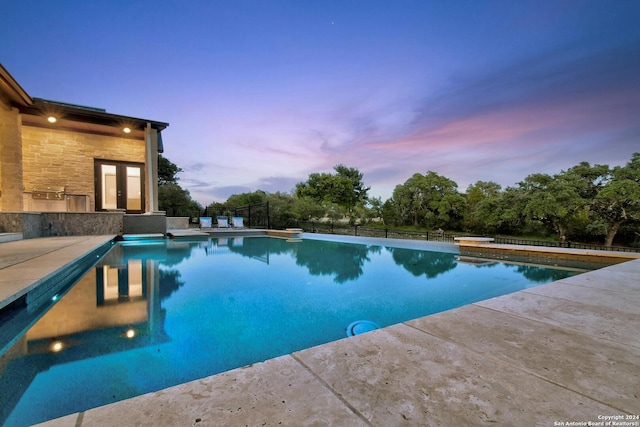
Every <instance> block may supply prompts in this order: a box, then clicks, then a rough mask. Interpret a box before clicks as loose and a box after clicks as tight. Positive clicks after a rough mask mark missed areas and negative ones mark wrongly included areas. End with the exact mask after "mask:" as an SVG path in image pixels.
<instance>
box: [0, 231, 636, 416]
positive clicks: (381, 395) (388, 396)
mask: <svg viewBox="0 0 640 427" xmlns="http://www.w3.org/2000/svg"><path fill="white" fill-rule="evenodd" d="M100 238H103V239H107V238H108V236H101V237H99V238H98V237H96V239H98V240H99V239H100ZM52 239H59V240H58V244H59V245H60V248H59V251H60V252H59V253H58V254H57V255H56V254H55V253H56V252H57V250H53V249H52V247H53V246H54V243H55V242H53V241H49V242H43V241H42V240H43V239H38V240H33V241H26V240H25V241H20V243H21V245H23V246H21V248H22V249H23V250H22V251H21V252H20V251H18V250H16V249H15V248H16V247H13V248H11V245H13V244H15V243H17V242H7V243H2V244H0V275H1V277H2V279H0V287H1V288H4V287H5V286H7V284H8V283H9V284H10V283H12V280H14V279H9V277H10V276H9V275H6V276H5V273H8V272H11V271H12V269H14V268H19V266H20V265H21V264H23V263H24V262H27V261H28V260H23V262H17V258H18V257H17V254H18V252H20V253H22V254H23V257H25V258H29V259H30V260H32V261H30V262H35V264H31V265H32V266H33V267H34V268H35V266H39V265H40V264H44V263H42V262H40V263H38V262H37V260H38V258H40V257H45V258H44V259H47V260H49V261H50V262H51V263H52V264H53V263H54V255H55V259H56V261H55V262H58V263H59V264H60V266H63V265H64V263H65V262H72V259H73V258H74V257H76V256H77V254H76V253H75V250H76V249H71V248H72V247H73V246H74V245H73V244H72V245H69V244H68V243H69V242H70V241H71V240H67V239H75V238H52ZM78 239H82V238H78ZM84 239H87V238H86V237H85V238H84ZM45 243H46V245H45ZM76 243H77V244H79V245H87V246H85V249H84V251H87V250H88V247H90V246H91V244H89V242H88V241H84V243H83V241H82V240H79V241H77V242H76ZM94 243H95V244H98V241H96V242H94ZM5 245H9V248H8V247H7V246H5ZM29 245H31V246H32V251H33V252H31V253H32V254H35V255H34V256H31V257H30V255H29V251H27V247H28V246H29ZM47 248H48V249H51V250H48V249H47ZM77 250H79V251H82V250H80V249H79V247H78V249H77ZM37 254H39V255H37ZM65 257H67V261H65ZM41 261H42V259H41ZM27 270H28V268H26V266H25V265H23V267H22V273H23V274H24V272H26V271H27ZM16 271H17V270H16ZM42 271H43V272H44V271H45V270H42ZM11 274H13V273H11ZM11 277H13V276H11ZM21 279H22V277H21V276H19V275H18V276H15V280H21ZM638 331H640V259H638V260H632V261H628V262H625V263H622V264H617V265H613V266H610V267H606V268H602V269H599V270H595V271H591V272H588V273H584V274H580V275H577V276H573V277H571V278H567V279H563V280H560V281H557V282H553V283H550V284H547V285H542V286H538V287H535V288H531V289H527V290H524V291H520V292H516V293H513V294H509V295H505V296H501V297H497V298H493V299H490V300H486V301H481V302H477V303H475V304H471V305H467V306H465V307H462V308H458V309H455V310H450V311H447V312H443V313H439V314H435V315H431V316H427V317H423V318H420V319H415V320H411V321H408V322H405V323H402V324H398V325H394V326H390V327H388V328H384V329H381V330H377V331H373V332H370V333H366V334H362V335H358V336H355V337H351V338H345V339H342V340H339V341H334V342H331V343H328V344H324V345H320V346H317V347H313V348H309V349H305V350H302V351H299V352H295V353H293V354H290V355H286V356H281V357H278V358H275V359H271V360H267V361H265V362H262V363H256V364H254V365H251V366H248V367H244V368H238V369H234V370H232V371H228V372H224V373H221V374H218V375H214V376H211V377H207V378H203V379H200V380H196V381H192V382H189V383H185V384H181V385H177V386H174V387H170V388H167V389H164V390H160V391H157V392H154V393H149V394H145V395H142V396H138V397H134V398H131V399H128V400H124V401H120V402H116V403H113V404H110V405H106V406H102V407H98V408H94V409H90V410H87V411H84V412H81V413H78V414H71V415H68V416H65V417H62V418H59V419H56V420H52V421H49V422H46V423H43V424H41V425H44V426H60V427H62V426H90V425H91V426H95V425H98V426H103V425H105V426H106V425H149V426H165V425H166V426H176V425H184V426H221V425H224V426H244V425H252V426H254V425H255V426H262V425H267V426H269V425H272V426H278V425H293V426H298V425H314V426H315V425H334V426H394V425H407V426H413V425H421V426H422V425H425V426H426V425H433V426H448V425H489V424H492V425H500V426H505V425H506V426H508V425H513V426H529V425H531V426H534V425H535V426H554V425H562V424H561V423H565V424H564V425H570V424H568V423H571V422H574V423H582V422H584V423H585V424H584V425H586V423H587V422H592V423H598V422H602V424H601V425H606V424H605V423H606V421H612V420H614V419H612V418H605V417H612V416H621V417H622V418H618V419H617V420H615V421H618V422H620V421H622V422H629V423H637V424H626V425H640V420H638V419H637V418H635V419H633V418H632V416H633V415H640V369H639V368H638V367H639V366H640V332H638ZM625 416H630V417H629V418H625ZM576 425H579V424H576ZM593 425H598V424H593ZM610 425H613V424H610ZM619 425H625V424H619Z"/></svg>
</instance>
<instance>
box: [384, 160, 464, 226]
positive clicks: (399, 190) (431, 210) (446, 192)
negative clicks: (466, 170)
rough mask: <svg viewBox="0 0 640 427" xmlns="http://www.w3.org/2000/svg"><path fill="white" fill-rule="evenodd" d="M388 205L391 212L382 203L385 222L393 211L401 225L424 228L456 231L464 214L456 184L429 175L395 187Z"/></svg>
mask: <svg viewBox="0 0 640 427" xmlns="http://www.w3.org/2000/svg"><path fill="white" fill-rule="evenodd" d="M390 203H391V204H393V205H395V207H394V209H391V207H390V206H388V205H387V203H385V206H383V212H384V213H385V219H387V216H388V214H389V213H390V212H392V211H393V212H394V213H395V214H397V215H398V217H399V222H400V223H401V224H407V225H408V224H412V225H414V226H424V227H427V228H435V227H443V228H458V227H460V226H461V222H462V218H463V217H464V214H465V212H466V200H465V198H464V196H463V195H462V194H460V193H459V192H458V184H457V183H456V182H455V181H453V180H451V179H449V178H446V177H444V176H440V175H438V174H437V173H435V172H432V171H429V172H427V174H426V175H421V174H419V173H416V174H414V175H413V176H412V177H411V178H409V179H408V180H407V181H405V183H404V184H402V185H398V186H396V188H395V189H394V190H393V196H392V197H391V202H390Z"/></svg>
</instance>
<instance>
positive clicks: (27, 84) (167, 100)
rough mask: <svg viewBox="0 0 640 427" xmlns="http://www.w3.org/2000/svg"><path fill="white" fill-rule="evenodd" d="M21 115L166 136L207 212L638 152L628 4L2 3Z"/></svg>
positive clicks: (638, 13) (489, 177)
mask: <svg viewBox="0 0 640 427" xmlns="http://www.w3.org/2000/svg"><path fill="white" fill-rule="evenodd" d="M0 10H2V15H0V63H2V64H3V65H4V66H5V68H6V69H7V70H8V71H9V72H10V73H11V74H12V75H13V77H14V78H15V79H16V80H17V81H18V82H19V83H20V85H21V86H22V87H23V88H24V89H25V90H26V91H27V93H29V95H31V96H32V97H38V98H45V99H51V100H56V101H62V102H69V103H75V104H81V105H88V106H93V107H99V108H105V109H106V110H107V111H108V112H110V113H114V114H122V115H126V116H133V117H140V118H146V119H150V120H156V121H164V122H168V123H169V124H170V125H169V127H168V128H167V129H166V130H165V131H163V134H162V136H163V141H164V147H165V153H164V155H165V157H167V158H168V159H169V160H171V161H172V162H174V163H176V164H177V165H178V166H179V167H181V168H182V169H183V172H182V173H181V174H180V175H179V178H180V180H179V183H180V185H181V186H182V187H183V188H186V189H188V190H189V191H190V193H191V195H192V197H193V198H194V199H195V200H197V201H199V202H200V203H201V204H203V205H206V204H209V203H211V202H213V201H224V200H226V198H227V197H228V196H230V195H231V194H238V193H243V192H252V191H255V190H258V189H260V190H264V191H267V192H276V191H282V192H290V191H291V190H292V189H293V188H294V187H295V184H296V183H297V182H300V181H306V180H307V178H308V176H309V174H310V173H313V172H333V167H334V166H335V165H337V164H340V163H342V164H344V165H346V166H348V167H355V168H357V169H359V170H360V172H362V173H363V174H364V182H365V184H366V185H367V186H370V187H371V190H370V192H369V193H370V195H371V196H375V197H381V198H382V200H383V201H384V200H386V199H387V198H389V197H390V196H391V194H392V192H393V189H394V187H395V186H396V185H398V184H402V183H404V182H405V181H406V180H407V179H408V178H409V177H411V175H413V174H414V173H417V172H419V173H422V174H425V173H427V172H428V171H434V172H437V173H438V174H440V175H444V176H446V177H448V178H450V179H452V180H454V181H456V182H457V183H458V185H459V189H460V191H463V192H464V191H465V190H466V188H467V186H468V185H469V184H472V183H474V182H476V181H478V180H483V181H495V182H497V183H499V184H501V185H502V186H503V187H506V186H513V185H516V183H517V182H518V181H521V180H523V179H524V178H525V177H526V176H527V175H529V174H531V173H537V172H544V173H550V174H554V173H558V172H560V171H561V170H566V169H567V168H569V167H572V166H574V165H576V164H578V163H579V162H581V161H588V162H590V163H597V164H609V165H611V166H615V165H622V164H625V163H627V162H628V161H629V160H630V159H631V155H632V154H633V153H634V152H639V151H640V25H639V24H638V22H639V21H640V1H635V0H619V1H618V0H616V1H605V0H601V1H600V0H599V1H561V0H548V1H546V0H537V1H521V0H518V1H499V0H496V1H493V0H492V1H482V0H473V1H444V0H443V1H427V0H416V1H406V0H399V1H391V0H388V1H376V0H367V1H364V0H362V1H356V0H341V1H315V0H314V1H311V0H308V1H307V0H292V1H276V0H264V1H262V0H260V1H259V0H252V1H243V0H233V1H232V0H228V1H217V0H210V1H206V0H191V1H179V0H167V1H165V0H95V1H94V0H59V1H48V2H45V1H40V0H37V1H36V0H3V1H2V5H1V6H0Z"/></svg>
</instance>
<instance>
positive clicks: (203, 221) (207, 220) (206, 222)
mask: <svg viewBox="0 0 640 427" xmlns="http://www.w3.org/2000/svg"><path fill="white" fill-rule="evenodd" d="M212 222H213V220H212V218H211V217H210V216H201V217H200V228H211V224H212Z"/></svg>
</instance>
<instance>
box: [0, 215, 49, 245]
mask: <svg viewBox="0 0 640 427" xmlns="http://www.w3.org/2000/svg"><path fill="white" fill-rule="evenodd" d="M40 228H41V226H40V214H39V213H32V212H0V233H22V234H23V236H22V237H23V238H24V239H34V238H36V237H40V236H41V230H40Z"/></svg>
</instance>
